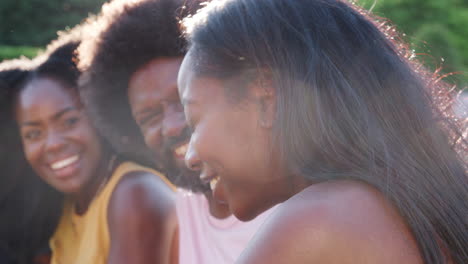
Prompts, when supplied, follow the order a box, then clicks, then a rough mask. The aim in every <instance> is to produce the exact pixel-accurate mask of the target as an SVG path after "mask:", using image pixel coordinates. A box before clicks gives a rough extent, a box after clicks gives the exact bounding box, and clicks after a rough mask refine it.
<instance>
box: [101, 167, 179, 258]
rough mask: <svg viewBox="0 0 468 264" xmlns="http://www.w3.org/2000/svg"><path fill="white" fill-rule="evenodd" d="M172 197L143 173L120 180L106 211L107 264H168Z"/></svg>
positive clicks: (173, 220)
mask: <svg viewBox="0 0 468 264" xmlns="http://www.w3.org/2000/svg"><path fill="white" fill-rule="evenodd" d="M130 174H131V175H130ZM174 195H175V194H174V192H173V191H172V190H171V189H170V188H169V187H168V186H167V185H166V183H164V182H163V181H162V180H161V179H159V177H157V176H155V175H152V174H149V173H147V172H131V173H129V175H125V177H123V179H122V180H121V181H120V182H119V184H118V185H117V187H116V189H115V191H114V193H113V194H112V197H111V200H110V203H109V208H108V223H109V233H110V239H111V245H110V252H109V258H108V264H124V263H125V264H128V263H133V264H145V263H148V264H149V263H151V264H154V263H161V264H167V263H170V261H171V251H172V247H173V242H174V240H175V234H176V230H177V218H176V213H175V205H174V199H175V198H174ZM173 257H174V256H173Z"/></svg>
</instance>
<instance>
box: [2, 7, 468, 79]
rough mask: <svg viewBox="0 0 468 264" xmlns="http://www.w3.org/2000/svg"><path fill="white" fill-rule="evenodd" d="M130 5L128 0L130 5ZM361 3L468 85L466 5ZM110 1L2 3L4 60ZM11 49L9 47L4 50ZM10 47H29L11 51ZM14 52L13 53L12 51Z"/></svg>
mask: <svg viewBox="0 0 468 264" xmlns="http://www.w3.org/2000/svg"><path fill="white" fill-rule="evenodd" d="M129 1H130V0H129ZM355 1H357V4H359V5H362V6H364V7H365V8H366V9H370V8H371V7H373V6H374V8H373V9H372V11H373V12H374V13H375V14H377V15H379V16H382V17H386V18H388V19H390V20H391V21H392V22H393V23H394V24H396V25H397V27H398V29H399V30H400V31H402V32H404V33H406V36H407V41H408V42H410V43H411V44H412V47H413V48H414V49H415V51H416V52H417V53H424V54H430V55H427V56H420V58H422V59H423V60H424V61H425V62H427V64H429V65H431V66H432V67H433V68H434V69H436V68H438V67H443V70H444V72H446V73H449V72H463V73H461V74H457V75H456V76H455V77H454V78H452V79H451V81H455V82H457V83H458V84H459V86H467V85H468V26H467V25H468V1H467V0H355ZM104 2H106V0H1V1H0V60H2V59H4V58H12V57H17V56H19V55H21V54H23V55H26V56H34V55H35V53H36V52H35V51H36V50H35V49H33V50H31V49H28V46H35V47H43V46H45V45H47V43H49V41H50V40H52V39H54V38H55V36H56V32H57V31H58V30H63V29H65V28H67V27H73V26H74V25H76V24H78V23H79V22H80V21H81V20H83V19H84V18H85V17H87V16H88V15H89V13H96V12H98V11H99V9H100V7H101V5H102V4H103V3H104ZM2 45H3V46H4V45H7V46H8V47H2ZM11 46H26V47H20V48H17V49H14V50H11ZM8 49H10V50H8Z"/></svg>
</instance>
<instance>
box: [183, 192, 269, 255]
mask: <svg viewBox="0 0 468 264" xmlns="http://www.w3.org/2000/svg"><path fill="white" fill-rule="evenodd" d="M176 208H177V217H178V219H179V264H232V263H234V262H235V261H236V260H237V258H238V257H239V256H240V254H241V253H242V251H243V250H244V248H245V247H246V246H247V244H248V242H249V241H250V239H251V238H252V237H253V236H254V235H255V233H256V232H257V231H258V229H259V228H260V226H261V225H262V224H263V222H265V220H266V218H267V217H268V215H269V214H270V213H271V211H272V210H274V208H272V209H270V210H268V211H266V212H265V213H263V214H261V215H259V216H258V217H257V218H255V219H254V220H252V221H249V222H241V221H239V220H238V219H237V218H235V217H234V216H230V217H228V218H226V219H217V218H215V217H213V216H211V215H210V212H209V208H208V201H207V200H206V198H205V196H203V195H202V194H192V193H189V192H186V191H183V190H179V191H178V193H177V200H176Z"/></svg>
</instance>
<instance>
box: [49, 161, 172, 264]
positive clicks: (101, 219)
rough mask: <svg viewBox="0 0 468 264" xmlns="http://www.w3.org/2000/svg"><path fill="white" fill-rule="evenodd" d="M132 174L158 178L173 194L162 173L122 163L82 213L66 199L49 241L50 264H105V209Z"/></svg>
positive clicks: (107, 231) (106, 232)
mask: <svg viewBox="0 0 468 264" xmlns="http://www.w3.org/2000/svg"><path fill="white" fill-rule="evenodd" d="M131 171H147V172H150V173H153V174H155V175H158V176H159V177H160V178H161V179H162V180H163V181H164V182H166V183H167V185H169V186H170V187H171V188H172V189H173V190H174V191H175V187H174V186H173V185H172V184H171V183H170V182H169V181H168V180H167V179H166V177H164V176H163V175H162V174H160V173H158V172H156V171H154V170H151V169H149V168H145V167H142V166H140V165H137V164H135V163H132V162H123V163H121V164H120V165H119V166H118V167H117V168H116V169H115V171H114V173H113V174H112V177H111V178H110V179H109V182H108V183H107V184H106V185H105V186H104V188H103V189H102V191H101V192H100V193H98V194H97V196H96V197H95V198H94V200H93V201H92V202H91V204H90V205H89V207H88V210H87V211H86V213H85V214H83V215H78V214H76V213H75V210H74V206H73V203H72V202H71V201H69V200H67V201H66V202H65V205H64V209H63V213H62V216H61V218H60V222H59V225H58V227H57V229H56V230H55V234H54V235H53V236H52V238H51V240H50V247H51V249H52V261H51V264H106V263H107V258H108V256H109V248H110V237H109V228H108V223H107V207H108V206H109V200H110V197H111V195H112V193H113V192H114V189H115V186H117V184H118V183H119V181H120V179H122V177H123V176H124V175H125V174H127V173H128V172H131Z"/></svg>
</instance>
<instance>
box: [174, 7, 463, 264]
mask: <svg viewBox="0 0 468 264" xmlns="http://www.w3.org/2000/svg"><path fill="white" fill-rule="evenodd" d="M184 26H185V29H186V36H187V38H188V40H189V42H190V48H189V50H188V54H187V56H186V57H185V59H184V62H183V64H182V68H181V71H180V74H179V92H180V96H181V100H182V103H183V104H184V108H185V113H186V117H187V120H188V123H189V125H190V126H191V128H192V130H193V134H192V137H191V141H190V146H189V150H188V151H187V155H186V162H187V164H188V166H189V167H192V168H193V169H196V170H199V169H201V171H202V172H201V176H200V177H201V178H202V179H204V180H205V181H211V182H212V183H213V185H216V187H215V188H214V191H213V192H214V196H215V198H216V199H220V200H225V201H227V202H228V204H229V206H230V209H231V211H232V212H233V213H234V214H235V215H236V216H237V217H238V218H240V219H242V220H249V219H252V218H254V217H256V216H257V215H258V214H259V213H261V212H263V211H264V210H266V209H268V208H270V207H271V206H273V205H275V204H277V203H279V202H284V203H283V204H282V205H281V206H280V207H279V208H278V210H277V212H276V213H275V214H274V215H273V216H272V217H271V218H270V220H269V222H268V223H267V224H266V225H265V226H264V228H263V229H262V230H261V231H260V233H258V234H257V236H256V239H255V241H254V242H253V243H252V244H251V245H250V247H249V248H248V249H247V250H246V251H245V252H244V254H243V255H242V257H241V259H240V260H239V263H256V264H257V263H466V261H468V247H467V245H468V232H467V230H468V203H466V199H467V198H468V178H467V175H466V172H467V166H466V161H465V160H464V159H466V154H467V153H466V146H467V143H466V140H465V139H464V138H463V133H466V131H465V130H466V127H465V126H464V125H463V123H461V122H459V121H457V120H455V119H452V118H451V117H450V113H449V112H448V110H447V109H449V108H447V105H446V103H447V102H449V101H450V98H449V97H450V94H449V92H448V91H447V89H446V88H445V86H444V84H443V82H441V81H440V80H436V79H435V78H436V77H435V76H433V75H431V74H428V72H427V71H426V70H425V69H424V68H423V67H421V66H420V65H419V64H418V63H417V62H416V61H414V60H412V59H410V58H411V57H412V56H410V55H411V54H409V51H408V50H407V49H405V46H404V45H403V44H401V43H400V42H399V41H398V36H397V35H396V34H395V31H394V29H393V28H392V27H391V26H389V25H388V24H387V23H386V22H385V21H382V20H378V19H376V18H373V17H372V16H371V15H370V14H369V13H368V12H365V11H363V10H360V9H359V8H358V7H356V6H353V5H352V4H349V3H347V2H345V1H339V0H294V1H291V0H264V1H258V0H225V1H223V0H221V1H216V0H215V1H212V2H210V3H209V4H208V5H207V6H206V7H205V8H203V9H202V10H201V11H200V12H199V13H197V14H196V15H194V16H193V17H190V18H187V19H186V20H185V21H184Z"/></svg>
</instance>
